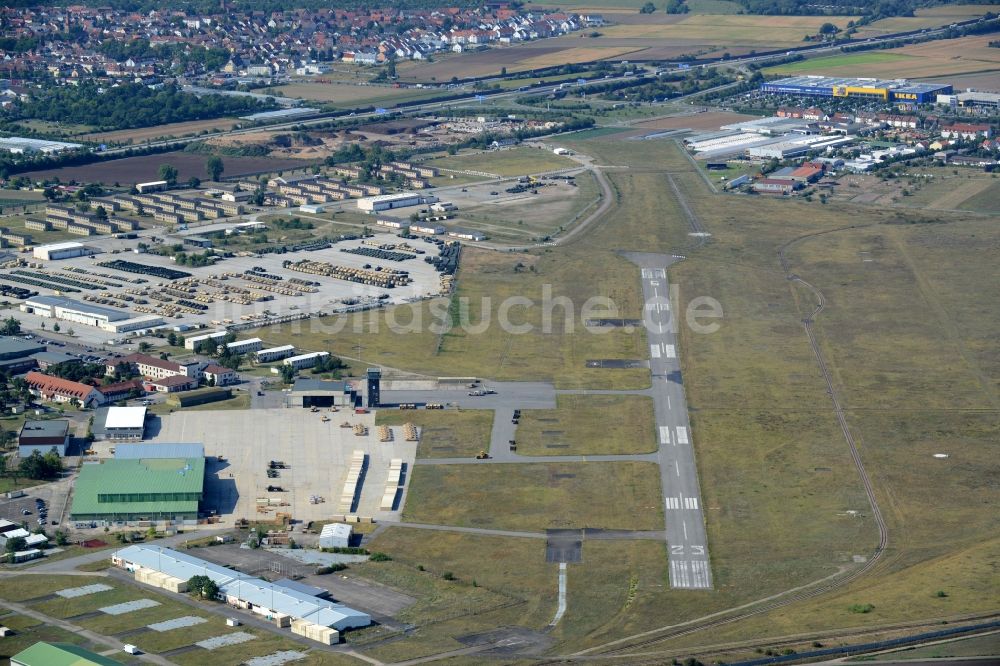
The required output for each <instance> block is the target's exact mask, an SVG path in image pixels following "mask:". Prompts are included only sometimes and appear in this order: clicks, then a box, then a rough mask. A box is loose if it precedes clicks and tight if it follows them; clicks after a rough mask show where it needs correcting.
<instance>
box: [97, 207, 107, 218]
mask: <svg viewBox="0 0 1000 666" xmlns="http://www.w3.org/2000/svg"><path fill="white" fill-rule="evenodd" d="M94 215H96V216H97V219H99V220H106V219H108V211H107V210H106V209H105V208H104V206H98V207H97V208H96V209H95V210H94Z"/></svg>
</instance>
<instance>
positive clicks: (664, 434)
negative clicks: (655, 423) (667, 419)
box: [660, 426, 670, 444]
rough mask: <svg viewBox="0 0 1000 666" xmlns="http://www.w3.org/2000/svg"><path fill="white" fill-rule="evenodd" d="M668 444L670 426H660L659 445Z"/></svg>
mask: <svg viewBox="0 0 1000 666" xmlns="http://www.w3.org/2000/svg"><path fill="white" fill-rule="evenodd" d="M669 443H670V426H660V444H669Z"/></svg>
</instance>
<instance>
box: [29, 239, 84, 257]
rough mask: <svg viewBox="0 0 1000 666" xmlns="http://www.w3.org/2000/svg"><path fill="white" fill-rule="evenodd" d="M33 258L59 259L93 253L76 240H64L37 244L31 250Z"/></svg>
mask: <svg viewBox="0 0 1000 666" xmlns="http://www.w3.org/2000/svg"><path fill="white" fill-rule="evenodd" d="M31 254H32V256H33V257H34V258H35V259H41V260H42V261H58V260H59V259H72V258H73V257H82V256H85V255H90V254H94V250H93V249H92V248H89V247H87V246H86V245H84V244H83V243H77V242H76V241H66V242H65V243H52V244H51V245H39V246H38V247H36V248H35V249H34V250H32V251H31Z"/></svg>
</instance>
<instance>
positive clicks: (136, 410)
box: [104, 407, 146, 440]
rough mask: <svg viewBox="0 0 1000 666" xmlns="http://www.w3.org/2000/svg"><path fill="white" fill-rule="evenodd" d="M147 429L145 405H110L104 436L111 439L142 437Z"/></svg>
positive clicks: (105, 421) (105, 420)
mask: <svg viewBox="0 0 1000 666" xmlns="http://www.w3.org/2000/svg"><path fill="white" fill-rule="evenodd" d="M145 429H146V408H145V407H109V408H108V413H107V417H106V418H105V419H104V436H105V437H106V438H107V439H111V440H121V439H125V440H136V439H142V435H143V433H144V432H145Z"/></svg>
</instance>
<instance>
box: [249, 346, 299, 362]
mask: <svg viewBox="0 0 1000 666" xmlns="http://www.w3.org/2000/svg"><path fill="white" fill-rule="evenodd" d="M293 354H295V345H281V346H280V347H270V348H268V349H261V350H260V351H259V352H257V353H256V354H254V358H256V360H257V362H258V363H270V362H271V361H280V360H281V359H283V358H288V357H289V356H292V355H293Z"/></svg>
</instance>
